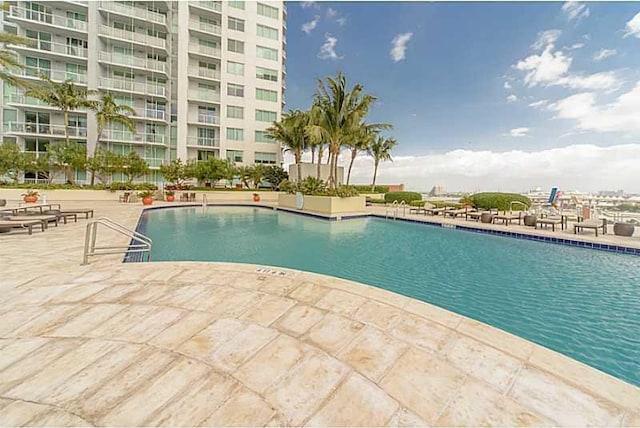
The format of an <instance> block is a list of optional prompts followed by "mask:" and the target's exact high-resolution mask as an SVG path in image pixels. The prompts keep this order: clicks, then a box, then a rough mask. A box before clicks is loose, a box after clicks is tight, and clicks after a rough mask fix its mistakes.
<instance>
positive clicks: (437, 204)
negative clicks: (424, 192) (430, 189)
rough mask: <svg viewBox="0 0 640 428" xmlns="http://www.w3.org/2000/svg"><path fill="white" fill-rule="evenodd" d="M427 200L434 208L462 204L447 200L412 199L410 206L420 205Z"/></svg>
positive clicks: (455, 206)
mask: <svg viewBox="0 0 640 428" xmlns="http://www.w3.org/2000/svg"><path fill="white" fill-rule="evenodd" d="M425 202H428V203H430V204H431V205H433V207H434V208H456V209H458V208H462V207H463V204H461V203H460V202H449V201H413V202H411V204H410V205H411V206H412V207H421V206H424V203H425Z"/></svg>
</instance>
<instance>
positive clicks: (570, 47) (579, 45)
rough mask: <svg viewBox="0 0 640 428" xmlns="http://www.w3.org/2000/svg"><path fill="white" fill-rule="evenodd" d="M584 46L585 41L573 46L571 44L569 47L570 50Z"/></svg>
mask: <svg viewBox="0 0 640 428" xmlns="http://www.w3.org/2000/svg"><path fill="white" fill-rule="evenodd" d="M583 47H584V43H574V44H572V45H571V46H569V47H568V48H567V49H569V50H570V51H573V50H576V49H582V48H583Z"/></svg>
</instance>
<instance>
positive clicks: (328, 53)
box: [318, 33, 343, 60]
mask: <svg viewBox="0 0 640 428" xmlns="http://www.w3.org/2000/svg"><path fill="white" fill-rule="evenodd" d="M324 38H325V42H324V43H323V44H322V46H320V52H318V58H320V59H333V60H338V59H342V58H343V57H341V56H339V55H338V54H337V53H336V45H337V44H338V38H337V37H333V36H332V35H331V34H329V33H327V34H325V35H324Z"/></svg>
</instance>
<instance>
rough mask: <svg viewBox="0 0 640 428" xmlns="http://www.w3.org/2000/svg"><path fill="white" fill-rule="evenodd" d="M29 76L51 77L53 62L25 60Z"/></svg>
mask: <svg viewBox="0 0 640 428" xmlns="http://www.w3.org/2000/svg"><path fill="white" fill-rule="evenodd" d="M25 65H26V70H25V73H26V75H27V76H39V75H41V74H44V75H45V76H47V77H51V61H49V60H48V59H44V58H33V57H26V58H25Z"/></svg>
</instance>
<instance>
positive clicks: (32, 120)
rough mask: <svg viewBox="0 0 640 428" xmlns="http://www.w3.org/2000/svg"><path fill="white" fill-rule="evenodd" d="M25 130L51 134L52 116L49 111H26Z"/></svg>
mask: <svg viewBox="0 0 640 428" xmlns="http://www.w3.org/2000/svg"><path fill="white" fill-rule="evenodd" d="M24 121H25V131H26V132H30V133H34V134H35V133H37V134H50V133H51V130H50V127H49V124H50V123H51V117H50V116H49V113H38V112H35V111H25V112H24Z"/></svg>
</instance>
